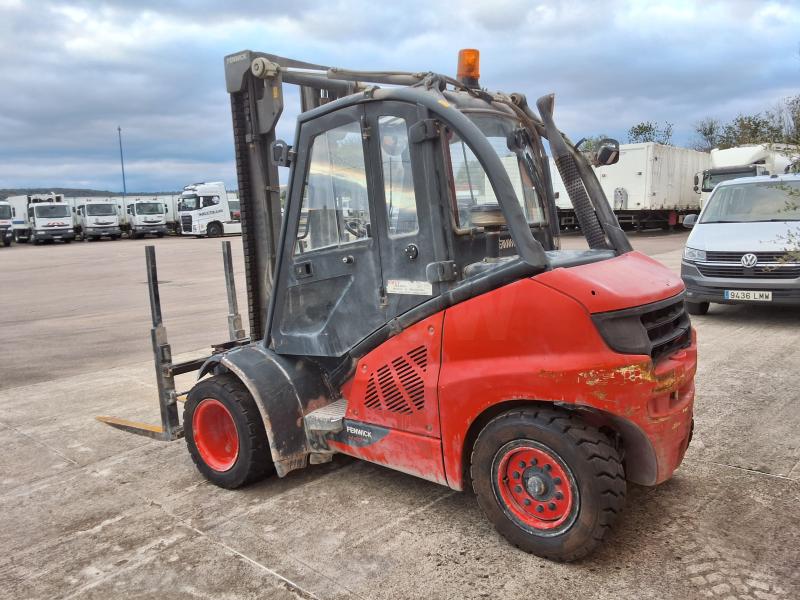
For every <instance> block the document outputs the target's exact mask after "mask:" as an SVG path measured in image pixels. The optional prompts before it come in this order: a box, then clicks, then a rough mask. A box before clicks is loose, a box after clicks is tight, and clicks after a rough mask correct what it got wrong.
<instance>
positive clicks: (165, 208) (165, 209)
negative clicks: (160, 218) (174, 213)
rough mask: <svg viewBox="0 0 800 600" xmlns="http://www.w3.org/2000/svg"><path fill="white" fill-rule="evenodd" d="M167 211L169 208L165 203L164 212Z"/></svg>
mask: <svg viewBox="0 0 800 600" xmlns="http://www.w3.org/2000/svg"><path fill="white" fill-rule="evenodd" d="M167 211H169V208H167V205H166V204H165V205H164V212H165V213H166V212H167Z"/></svg>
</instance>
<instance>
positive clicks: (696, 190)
mask: <svg viewBox="0 0 800 600" xmlns="http://www.w3.org/2000/svg"><path fill="white" fill-rule="evenodd" d="M694 193H695V194H699V193H700V186H698V185H696V186H694Z"/></svg>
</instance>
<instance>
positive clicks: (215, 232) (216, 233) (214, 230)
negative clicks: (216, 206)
mask: <svg viewBox="0 0 800 600" xmlns="http://www.w3.org/2000/svg"><path fill="white" fill-rule="evenodd" d="M222 232H223V230H222V225H220V224H219V223H209V225H208V227H207V228H206V235H207V236H208V237H220V236H221V235H222Z"/></svg>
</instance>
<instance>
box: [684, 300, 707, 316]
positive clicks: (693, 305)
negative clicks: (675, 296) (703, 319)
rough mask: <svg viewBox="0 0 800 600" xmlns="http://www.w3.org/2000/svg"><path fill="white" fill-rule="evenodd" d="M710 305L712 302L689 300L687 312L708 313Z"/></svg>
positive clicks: (693, 313)
mask: <svg viewBox="0 0 800 600" xmlns="http://www.w3.org/2000/svg"><path fill="white" fill-rule="evenodd" d="M710 306H711V304H710V303H708V302H687V303H686V312H688V313H689V314H690V315H704V314H706V313H708V309H709V307H710Z"/></svg>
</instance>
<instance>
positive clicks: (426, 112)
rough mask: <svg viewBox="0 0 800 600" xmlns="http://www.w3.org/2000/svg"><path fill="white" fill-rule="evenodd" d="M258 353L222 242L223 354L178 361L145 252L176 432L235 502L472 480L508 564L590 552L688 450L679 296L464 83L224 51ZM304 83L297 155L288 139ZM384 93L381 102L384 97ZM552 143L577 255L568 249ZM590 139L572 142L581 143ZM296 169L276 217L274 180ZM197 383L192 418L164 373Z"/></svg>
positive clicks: (561, 152) (470, 73)
mask: <svg viewBox="0 0 800 600" xmlns="http://www.w3.org/2000/svg"><path fill="white" fill-rule="evenodd" d="M225 77H226V83H227V89H228V92H229V93H230V96H231V110H232V115H233V132H234V143H235V149H236V164H237V171H238V180H239V196H240V199H241V220H242V234H243V236H242V243H243V246H244V257H245V266H246V269H245V273H246V283H247V298H248V315H249V325H250V337H249V338H246V337H245V336H244V332H243V331H242V329H241V320H240V318H239V316H238V308H237V306H236V297H235V290H234V286H233V275H232V269H231V258H230V248H229V246H225V247H224V252H225V254H224V257H225V267H226V268H225V273H226V281H227V284H228V299H229V305H230V310H229V317H228V319H229V328H230V332H231V341H229V342H226V343H225V344H221V345H218V346H216V347H215V348H214V352H213V353H212V354H211V356H209V357H207V358H205V359H203V360H195V361H190V362H188V363H182V364H173V363H172V359H171V352H170V348H169V345H168V343H167V341H166V331H165V329H164V327H163V324H162V323H161V316H160V305H159V302H158V286H157V276H156V272H155V254H154V252H153V249H152V248H150V249H148V275H149V277H148V279H149V281H150V284H151V285H150V293H151V308H152V313H153V333H152V339H153V349H154V353H155V360H156V373H157V378H158V381H159V398H160V404H161V410H162V426H161V427H160V428H159V427H153V426H141V425H139V424H135V423H131V422H128V421H122V420H120V419H113V418H104V420H106V421H107V422H110V424H112V425H115V426H117V427H121V428H123V429H126V430H128V431H133V432H137V433H144V434H146V435H151V436H152V437H156V438H159V439H165V440H172V439H176V438H178V437H180V436H181V435H185V438H186V443H187V446H188V449H189V452H190V454H191V456H192V458H193V460H194V462H195V463H196V465H197V467H198V469H199V470H200V472H201V473H202V474H203V475H204V476H205V477H206V478H208V479H209V480H210V481H211V482H213V483H215V484H217V485H220V486H223V487H227V488H236V487H239V486H241V485H244V484H246V483H249V482H252V481H255V480H257V479H260V478H262V477H264V476H266V475H268V474H270V473H272V472H273V471H274V472H275V473H277V475H278V476H279V477H283V476H285V475H286V474H288V473H289V472H291V471H292V470H294V469H300V468H303V467H305V466H306V465H307V464H309V463H311V464H316V463H323V462H327V461H329V460H331V458H332V456H333V455H334V454H336V453H342V454H347V455H350V456H354V457H357V458H361V459H364V460H367V461H371V462H374V463H377V464H381V465H384V466H387V467H390V468H393V469H396V470H399V471H402V472H404V473H409V474H413V475H416V476H418V477H422V478H424V479H427V480H430V481H433V482H436V483H439V484H442V485H446V486H449V487H451V488H452V489H454V490H463V489H465V488H468V487H470V486H471V487H472V488H473V490H474V492H475V493H476V495H477V499H478V502H479V504H480V506H481V508H482V509H483V511H484V512H485V514H486V515H487V517H488V518H489V519H490V520H491V521H492V522H493V524H494V525H495V527H496V528H497V530H498V531H499V532H500V533H501V534H502V535H503V536H505V537H506V538H507V539H508V540H509V541H510V542H511V543H513V544H514V545H516V546H518V547H520V548H522V549H524V550H526V551H529V552H533V553H535V554H538V555H540V556H545V557H548V558H551V559H555V560H574V559H577V558H580V557H582V556H584V555H586V554H587V553H589V552H590V551H591V550H592V549H593V548H594V547H595V546H596V545H597V544H598V543H599V542H600V541H601V540H602V538H603V536H604V534H605V532H606V531H607V530H608V528H609V527H610V526H611V525H612V523H613V521H614V520H615V518H616V517H617V514H618V513H619V512H620V511H621V509H622V507H623V504H624V500H625V488H626V480H629V481H632V482H635V483H638V484H642V485H656V484H658V483H661V482H663V481H665V480H667V479H668V478H669V477H671V476H672V473H673V471H674V470H675V469H676V468H677V467H678V465H679V464H680V462H681V460H682V458H683V455H684V452H685V451H686V448H687V446H688V444H689V441H690V438H691V432H692V423H693V421H692V409H693V402H694V375H695V370H696V341H695V335H694V331H693V330H692V328H691V325H690V322H689V318H688V316H687V314H686V312H685V310H684V287H683V284H682V282H681V280H680V278H679V277H677V276H675V275H674V274H672V273H671V272H670V271H668V270H667V269H666V268H665V267H664V266H663V265H661V264H660V263H658V262H656V261H654V260H652V259H649V258H647V257H645V256H643V255H641V254H639V253H638V252H634V251H633V250H632V248H631V246H630V243H629V241H628V240H627V238H626V236H625V234H624V233H623V231H622V229H621V228H620V226H619V223H618V222H617V220H616V218H615V216H614V214H613V212H612V211H611V209H610V206H609V203H608V202H607V200H606V198H605V196H604V195H603V192H602V189H601V188H600V185H599V183H598V181H597V179H596V177H595V175H594V172H593V170H592V168H591V164H595V165H605V164H613V163H614V162H616V160H617V158H618V149H619V146H618V144H617V143H616V142H615V141H614V140H604V141H603V142H602V143H601V144H600V146H599V148H598V149H597V150H596V151H595V152H593V153H591V154H589V153H583V152H581V151H579V150H578V149H577V148H576V146H575V145H573V144H572V143H571V142H570V141H569V140H568V139H567V138H566V136H565V135H564V134H563V133H561V132H560V131H559V129H558V128H557V127H556V124H555V122H554V120H553V107H554V98H553V96H552V95H550V96H544V97H542V98H540V99H539V100H538V101H537V103H536V106H537V109H538V115H537V114H536V113H535V112H534V110H533V109H532V108H531V107H529V106H528V104H527V102H526V99H525V97H524V96H523V95H522V94H504V93H500V92H489V91H487V90H485V89H482V88H481V87H480V85H479V82H478V77H479V69H478V53H477V51H475V50H464V51H462V52H461V53H460V55H459V71H458V78H457V79H454V78H451V77H447V76H444V75H439V74H436V73H406V72H358V71H347V70H343V69H336V68H329V67H325V66H321V65H315V64H309V63H305V62H300V61H296V60H291V59H287V58H282V57H279V56H274V55H270V54H263V53H257V52H251V51H243V52H239V53H237V54H233V55H230V56H227V57H226V58H225ZM284 84H294V85H297V86H299V95H300V102H301V107H302V112H301V114H300V116H299V117H298V120H297V121H298V122H297V132H296V136H295V140H294V144H293V145H291V146H290V145H288V144H287V143H285V142H283V141H279V140H276V138H275V128H276V125H277V123H278V120H279V118H280V116H281V113H282V111H283V102H284ZM379 86H384V87H379ZM543 140H547V142H548V144H549V149H550V154H551V155H552V156H553V158H554V159H555V164H556V166H557V168H558V170H559V173H560V175H561V177H562V179H563V181H564V184H565V187H566V189H567V191H568V193H569V196H570V199H571V201H572V203H573V205H574V208H575V213H576V216H577V218H578V221H579V224H580V227H581V230H582V232H583V234H584V236H585V237H586V240H587V242H588V246H589V249H588V250H584V251H565V250H560V249H559V230H558V213H557V209H556V205H555V201H554V197H553V191H552V184H551V178H550V172H549V165H548V156H547V153H546V151H545V147H544V143H543ZM578 145H580V144H578ZM279 166H287V167H290V173H289V185H288V188H287V191H286V197H285V206H283V207H282V202H281V194H280V186H279V178H278V167H279ZM192 370H198V371H199V378H198V382H197V383H196V384H195V385H194V387H193V388H192V389H191V391H190V392H189V393H188V399H187V401H186V404H185V408H184V415H183V420H182V424H181V421H179V419H178V412H177V404H176V401H177V399H178V397H179V396H180V394H177V393H176V392H175V389H174V382H173V380H172V377H173V375H174V374H177V373H182V372H188V371H192Z"/></svg>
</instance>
